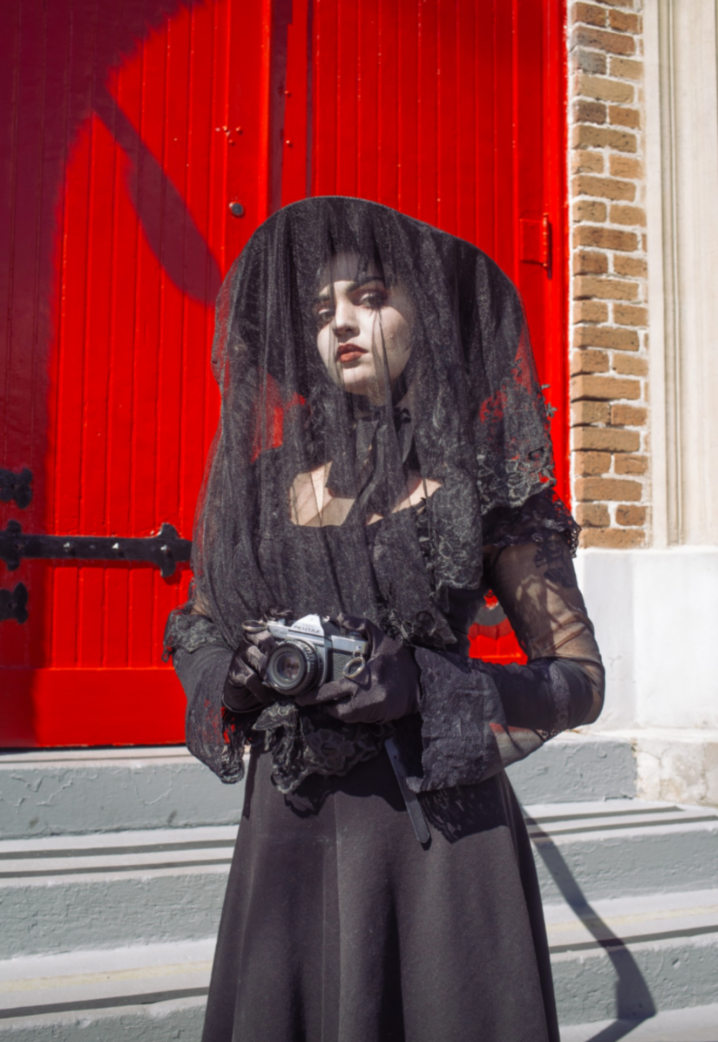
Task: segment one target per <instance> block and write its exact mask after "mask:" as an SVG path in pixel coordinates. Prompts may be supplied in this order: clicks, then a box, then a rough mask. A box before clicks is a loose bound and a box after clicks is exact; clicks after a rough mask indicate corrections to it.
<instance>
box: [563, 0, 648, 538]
mask: <svg viewBox="0 0 718 1042" xmlns="http://www.w3.org/2000/svg"><path fill="white" fill-rule="evenodd" d="M641 9H642V0H594V2H592V3H582V2H569V5H568V20H569V24H568V34H569V36H568V45H569V135H570V137H569V145H570V176H569V185H570V206H571V218H570V235H571V312H572V313H571V329H570V343H571V427H572V430H571V444H572V454H571V457H572V468H573V494H574V510H575V513H576V517H577V520H578V521H579V522H580V524H581V525H583V526H584V530H583V533H582V536H581V541H582V545H583V546H604V547H635V546H643V545H645V543H646V541H647V534H648V525H649V523H650V518H649V513H648V511H649V488H648V478H647V473H648V459H647V455H646V454H647V451H648V430H647V403H648V386H647V372H648V362H647V350H648V334H647V329H646V327H647V322H648V311H647V281H646V231H645V223H646V214H645V200H644V195H645V171H644V140H643V138H644V130H643V126H644V115H643V85H642V84H643V61H642V55H643V46H642V45H643V40H642V35H641V34H642V18H641Z"/></svg>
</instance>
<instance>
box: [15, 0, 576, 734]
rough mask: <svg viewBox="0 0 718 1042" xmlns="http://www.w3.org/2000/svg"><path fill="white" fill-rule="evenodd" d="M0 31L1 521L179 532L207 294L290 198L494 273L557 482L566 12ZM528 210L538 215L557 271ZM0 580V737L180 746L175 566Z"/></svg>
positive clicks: (277, 2)
mask: <svg viewBox="0 0 718 1042" xmlns="http://www.w3.org/2000/svg"><path fill="white" fill-rule="evenodd" d="M2 29H3V32H2V33H0V97H2V99H3V102H4V104H3V105H2V106H1V107H0V192H1V193H2V197H3V199H6V200H9V206H8V207H7V208H5V209H4V210H3V211H2V213H1V214H0V313H2V314H3V316H4V325H3V328H2V334H1V335H2V338H3V339H2V351H0V395H1V396H2V407H3V422H2V426H1V428H0V466H2V467H7V468H11V469H13V470H15V471H19V470H20V469H21V468H22V467H25V466H27V467H29V468H30V469H31V470H32V471H33V474H34V498H33V502H32V504H31V506H30V507H29V508H28V509H26V510H20V509H19V508H17V507H16V505H15V504H13V503H10V504H0V524H1V525H2V527H4V526H5V524H6V522H7V520H8V519H10V518H15V519H17V520H19V521H20V522H21V524H22V526H23V529H24V530H25V531H37V532H43V531H44V532H50V533H58V534H68V535H70V534H82V535H92V534H97V535H111V534H117V535H137V536H144V535H148V534H150V533H152V532H154V531H156V530H157V529H158V527H159V525H160V524H161V523H162V522H163V521H169V522H171V523H172V524H174V525H175V526H176V527H177V529H178V530H179V532H180V534H181V535H182V536H184V537H189V536H190V535H191V527H192V518H193V512H194V504H195V500H196V496H197V491H198V488H199V484H200V481H201V475H202V471H203V466H204V459H205V455H206V452H207V448H208V446H209V443H210V441H211V438H212V435H213V433H214V428H215V424H216V419H217V407H218V402H217V394H216V389H215V387H214V384H213V381H212V379H211V377H210V373H209V366H208V357H209V345H210V342H211V335H212V324H213V322H212V303H213V300H214V296H215V294H216V290H217V286H218V284H219V280H220V278H221V276H222V274H223V273H224V272H225V271H226V270H227V267H228V266H229V264H230V263H231V262H232V260H233V259H234V258H235V256H236V255H237V254H238V253H239V252H240V250H241V248H242V246H243V245H244V243H245V242H246V240H247V238H248V236H249V234H250V233H251V231H252V230H253V229H254V228H255V227H256V225H257V224H258V223H259V222H260V221H262V220H263V219H264V218H265V217H266V216H268V214H269V213H271V212H272V211H273V210H274V209H275V208H276V207H277V206H278V205H280V204H286V203H288V202H291V201H293V200H295V199H300V198H302V197H303V196H305V195H307V194H334V193H341V194H350V195H360V196H364V197H366V198H371V199H377V200H379V201H381V202H385V203H388V204H389V205H392V206H397V207H398V208H399V209H401V210H403V211H404V212H406V213H409V214H411V215H413V216H417V217H419V218H421V219H424V220H427V221H430V222H432V223H435V224H438V225H439V226H440V227H443V228H445V229H446V230H447V231H450V232H453V233H455V234H458V235H462V236H464V237H465V238H467V239H469V240H471V241H473V242H476V243H477V244H478V245H479V246H481V247H482V248H483V249H485V250H486V251H487V252H488V253H490V254H491V255H492V256H493V257H495V258H496V260H497V261H498V263H499V264H501V266H502V267H503V268H504V269H505V270H506V271H507V272H508V273H509V275H511V277H512V278H513V279H514V280H515V281H516V282H517V284H518V286H519V288H520V290H521V292H522V294H523V297H524V300H525V303H526V308H527V313H528V318H529V324H530V328H531V331H532V336H533V341H534V346H535V349H536V354H537V358H538V362H539V368H540V370H541V374H542V378H543V380H544V382H545V383H547V384H550V389H549V392H548V396H549V399H550V401H551V402H552V404H553V405H554V406H555V407H556V408H557V410H558V411H557V413H556V416H555V418H554V437H555V444H556V449H557V458H558V462H559V481H560V485H561V487H562V489H563V491H564V492H565V491H566V488H567V486H566V481H567V446H566V431H567V424H566V405H567V402H566V398H567V380H566V373H565V357H566V351H565V270H566V264H565V220H564V206H565V202H564V200H565V184H564V180H565V179H564V158H565V140H564V128H565V118H564V111H563V106H564V100H563V99H564V69H563V35H562V34H563V0H391V2H389V0H365V2H364V3H362V4H361V5H358V4H356V3H355V2H351V3H350V2H348V0H292V2H291V3H290V0H257V3H254V4H247V3H242V2H241V0H123V3H122V4H117V3H116V0H53V3H52V4H46V5H42V4H40V3H38V2H37V0H8V2H7V3H6V4H5V6H4V9H3V14H2ZM231 202H240V203H241V204H242V206H243V207H244V211H245V215H244V217H242V218H240V219H237V218H235V217H232V216H231V215H230V212H229V208H228V207H229V204H230V203H231ZM522 217H523V218H529V219H530V220H532V221H534V222H538V224H537V225H536V227H539V226H541V222H543V220H544V217H546V218H547V219H548V220H550V222H551V226H552V230H553V247H554V254H553V270H552V278H550V279H549V278H548V275H547V271H546V269H545V268H544V267H542V266H541V264H540V263H537V262H536V260H525V261H522V260H521V259H520V258H521V236H520V227H521V225H520V221H521V219H522ZM531 227H532V228H533V227H534V225H532V226H531ZM538 260H539V261H540V260H541V258H540V256H539V258H538ZM0 572H2V574H1V575H0V583H1V585H2V587H4V588H6V589H7V588H12V587H13V586H14V585H15V583H17V582H23V583H25V585H26V586H27V587H28V589H29V591H30V604H29V608H30V618H29V620H28V622H26V623H24V624H19V623H17V622H15V621H6V622H2V623H0V661H1V663H2V667H3V669H2V671H1V672H0V694H1V696H2V714H1V715H0V744H4V745H37V744H39V745H58V744H111V743H125V742H131V743H132V742H133V743H142V742H157V741H181V740H182V738H183V711H184V699H183V695H182V693H181V691H180V689H179V685H178V684H177V682H176V680H175V678H174V676H173V674H172V672H171V670H170V669H169V667H167V666H164V665H163V664H162V662H161V657H160V655H161V638H162V631H163V628H164V622H165V618H166V615H167V612H168V611H169V610H170V608H172V607H173V606H174V605H176V604H177V603H179V601H180V600H181V599H182V598H183V597H184V595H185V590H186V585H187V582H188V579H189V574H188V572H187V571H186V570H185V571H184V572H182V573H181V574H179V575H178V576H176V577H175V578H174V579H173V580H170V581H167V580H164V579H162V578H161V577H160V576H159V574H158V573H157V572H156V570H154V569H153V568H151V567H149V566H128V565H125V564H121V563H113V564H108V565H102V564H81V563H71V562H62V563H57V564H50V563H45V562H38V563H33V562H23V563H22V564H21V566H20V568H18V569H17V571H15V572H13V573H9V572H7V570H6V569H5V567H4V565H2V564H1V563H0ZM512 640H513V638H512V636H511V635H506V634H504V633H503V630H502V631H497V632H495V633H488V632H486V633H484V635H483V636H482V637H481V638H480V640H479V641H478V643H476V645H475V649H476V650H481V651H483V652H484V653H486V654H490V655H492V656H494V657H496V656H498V657H499V658H501V657H503V658H504V659H505V658H507V657H508V658H511V657H513V656H515V655H516V648H515V645H514V644H513V643H512Z"/></svg>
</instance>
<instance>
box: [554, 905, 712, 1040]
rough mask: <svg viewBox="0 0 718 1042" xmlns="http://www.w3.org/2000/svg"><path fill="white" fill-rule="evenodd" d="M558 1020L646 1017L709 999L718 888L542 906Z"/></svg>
mask: <svg viewBox="0 0 718 1042" xmlns="http://www.w3.org/2000/svg"><path fill="white" fill-rule="evenodd" d="M544 912H545V916H546V926H547V930H548V937H549V948H550V951H551V961H552V966H553V974H554V984H555V987H556V998H557V1002H558V1007H559V1011H560V1018H561V1022H562V1023H563V1024H580V1023H583V1022H591V1021H601V1020H604V1019H608V1018H611V1017H616V1018H623V1019H629V1020H630V1019H631V1018H640V1017H650V1016H653V1015H654V1014H655V1013H656V1012H658V1011H659V1010H671V1009H682V1008H685V1007H688V1006H700V1005H702V1004H705V1003H709V1002H711V1001H712V1000H713V999H714V998H715V997H716V982H718V890H716V889H710V890H693V891H685V892H682V893H672V894H665V893H658V894H644V895H642V896H640V897H631V898H626V897H619V898H613V899H609V900H599V901H592V902H591V903H590V904H584V905H582V906H571V905H570V904H568V903H566V902H565V901H564V902H560V903H554V904H546V905H545V906H544Z"/></svg>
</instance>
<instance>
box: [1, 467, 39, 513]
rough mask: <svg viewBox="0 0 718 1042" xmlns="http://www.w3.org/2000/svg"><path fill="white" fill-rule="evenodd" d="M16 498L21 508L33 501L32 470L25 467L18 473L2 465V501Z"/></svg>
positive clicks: (5, 501) (6, 501)
mask: <svg viewBox="0 0 718 1042" xmlns="http://www.w3.org/2000/svg"><path fill="white" fill-rule="evenodd" d="M13 499H14V500H15V502H16V503H17V505H18V506H19V507H20V509H21V510H24V509H25V507H29V506H30V503H31V501H32V471H31V470H28V469H27V467H25V468H24V469H23V470H21V471H20V473H19V474H16V473H15V472H14V471H13V470H5V468H4V467H0V503H10V502H11V501H12V500H13Z"/></svg>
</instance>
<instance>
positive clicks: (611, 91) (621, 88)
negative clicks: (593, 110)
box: [574, 72, 635, 105]
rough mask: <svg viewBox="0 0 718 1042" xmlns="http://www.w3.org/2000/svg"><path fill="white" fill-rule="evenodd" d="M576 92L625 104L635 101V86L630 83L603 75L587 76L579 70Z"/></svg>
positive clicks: (576, 93) (575, 85)
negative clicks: (609, 78)
mask: <svg viewBox="0 0 718 1042" xmlns="http://www.w3.org/2000/svg"><path fill="white" fill-rule="evenodd" d="M574 94H575V95H583V96H584V97H588V98H596V99H597V100H598V101H613V102H615V103H617V104H624V105H625V104H626V103H628V102H631V101H633V97H634V94H635V88H634V87H632V86H631V84H630V83H622V82H621V81H620V80H608V79H606V78H605V77H603V76H587V75H586V73H583V72H579V73H577V74H576V82H575V84H574Z"/></svg>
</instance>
